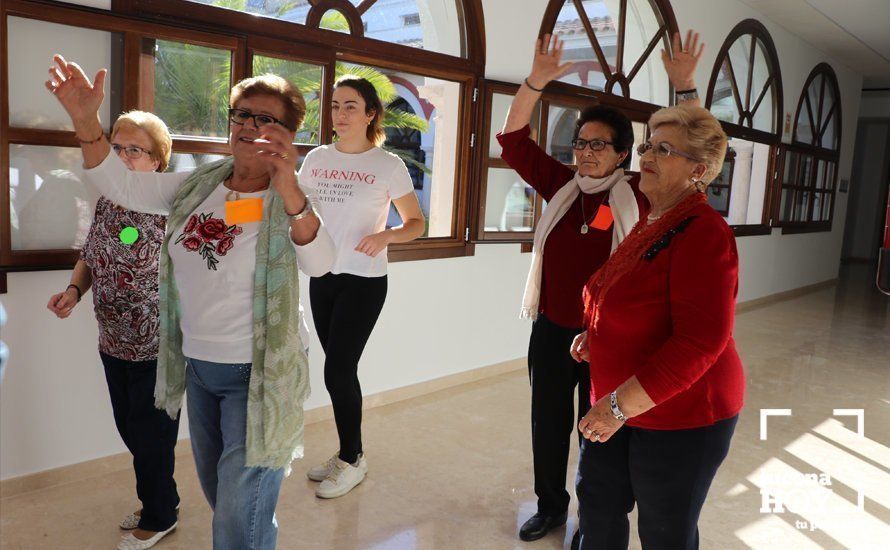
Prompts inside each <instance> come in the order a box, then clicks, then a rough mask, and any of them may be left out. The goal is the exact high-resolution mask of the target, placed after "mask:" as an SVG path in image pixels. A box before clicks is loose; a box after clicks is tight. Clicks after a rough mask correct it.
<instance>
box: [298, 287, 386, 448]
mask: <svg viewBox="0 0 890 550" xmlns="http://www.w3.org/2000/svg"><path fill="white" fill-rule="evenodd" d="M386 284H387V281H386V276H385V275H384V276H383V277H360V276H358V275H350V274H346V273H343V274H338V275H334V274H333V273H328V274H327V275H324V276H322V277H313V278H312V279H311V280H310V281H309V299H310V302H311V307H312V318H313V320H314V321H315V330H316V332H317V333H318V339H319V340H320V341H321V347H322V349H324V353H325V361H324V384H325V387H327V389H328V393H330V394H331V403H332V404H333V406H334V422H336V424H337V434H338V435H339V437H340V460H343V461H345V462H348V463H350V464H353V463H355V461H356V460H358V455H359V454H360V453H361V452H362V388H361V385H360V384H359V381H358V362H359V359H361V357H362V352H363V351H364V349H365V344H367V343H368V338H369V337H370V336H371V331H372V330H374V325H375V324H376V323H377V318H378V317H379V316H380V311H381V310H382V309H383V302H384V301H386Z"/></svg>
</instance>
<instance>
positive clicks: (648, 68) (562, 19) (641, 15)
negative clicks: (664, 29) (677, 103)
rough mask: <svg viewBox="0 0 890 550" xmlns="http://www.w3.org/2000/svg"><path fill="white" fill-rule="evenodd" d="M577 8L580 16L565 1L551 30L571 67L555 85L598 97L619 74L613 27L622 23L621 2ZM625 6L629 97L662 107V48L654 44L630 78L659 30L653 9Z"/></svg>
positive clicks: (595, 0)
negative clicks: (583, 89) (584, 90)
mask: <svg viewBox="0 0 890 550" xmlns="http://www.w3.org/2000/svg"><path fill="white" fill-rule="evenodd" d="M581 4H582V7H583V13H581V12H579V11H578V8H577V6H576V5H575V2H574V0H566V2H565V4H564V5H563V7H562V9H561V10H560V12H559V14H558V16H557V19H556V24H555V25H554V28H553V34H554V35H556V36H558V37H559V38H560V39H561V40H563V42H564V43H565V50H564V52H563V58H564V60H565V61H572V62H574V63H575V65H574V66H573V67H572V69H571V70H570V71H569V72H568V73H566V74H565V75H563V76H562V77H561V78H560V80H561V81H562V82H566V83H569V84H575V85H579V86H585V87H588V88H592V89H594V90H599V91H602V90H604V89H605V86H606V81H607V77H608V75H609V74H611V73H613V72H617V71H618V66H617V65H618V40H619V36H618V22H619V21H620V19H621V4H622V2H620V1H619V0H583V1H582V2H581ZM626 6H627V7H626V10H627V13H626V19H625V31H624V37H623V41H624V54H623V59H622V66H621V73H622V74H624V75H625V76H627V77H628V78H630V77H631V76H633V78H631V79H630V90H629V92H630V97H631V98H633V99H637V100H639V101H645V102H647V103H654V104H657V105H667V104H668V103H669V94H668V90H669V89H670V87H669V82H668V78H667V75H666V74H665V72H664V68H663V67H662V65H661V59H660V58H659V51H660V50H661V47H662V46H665V45H666V44H657V45H656V47H655V48H653V50H652V51H651V52H650V53H649V54H648V55H647V56H646V58H645V59H644V60H643V61H642V63H641V65H640V67H639V69H638V70H637V72H636V73H635V74H634V75H631V74H630V73H631V72H632V71H633V69H634V67H636V65H637V62H638V61H640V59H641V57H642V56H643V54H644V53H645V51H646V48H647V47H648V45H649V42H650V41H651V40H652V39H653V38H654V37H655V35H656V34H657V33H658V32H659V29H660V28H661V23H660V22H659V21H660V16H659V14H658V13H657V11H656V10H657V7H656V6H655V4H654V3H653V2H651V1H649V0H628V2H627V4H626ZM583 18H586V19H587V21H588V22H589V23H590V27H591V28H592V29H593V32H594V36H595V38H596V42H597V44H598V45H599V47H600V49H601V50H602V53H603V57H604V58H605V62H606V64H607V65H608V67H605V68H604V67H603V66H602V65H601V63H600V60H599V57H598V56H597V55H596V50H595V48H594V45H593V43H592V42H591V40H590V37H589V35H588V34H587V31H586V28H585V25H584V21H583ZM662 42H663V41H662ZM611 93H613V94H615V95H620V96H624V91H623V90H622V89H621V87H620V86H619V85H617V84H616V85H614V87H613V88H612V90H611Z"/></svg>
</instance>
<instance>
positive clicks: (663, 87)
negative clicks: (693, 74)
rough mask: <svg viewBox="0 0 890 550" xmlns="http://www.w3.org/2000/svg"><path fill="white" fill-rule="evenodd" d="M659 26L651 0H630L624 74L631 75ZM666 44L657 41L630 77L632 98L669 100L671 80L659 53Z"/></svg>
mask: <svg viewBox="0 0 890 550" xmlns="http://www.w3.org/2000/svg"><path fill="white" fill-rule="evenodd" d="M660 27H661V24H660V23H659V22H658V18H657V17H656V15H655V10H654V9H653V7H652V5H651V3H650V2H649V0H628V2H627V21H626V22H625V30H624V33H625V34H624V64H623V71H624V74H626V75H628V76H630V72H631V71H632V70H633V68H634V66H636V64H637V61H638V60H639V59H640V58H641V57H642V55H643V54H644V53H645V51H646V48H647V47H648V46H649V42H650V41H651V40H652V38H653V37H654V36H655V35H656V33H658V30H659V28H660ZM665 45H666V44H664V41H661V42H659V43H658V44H656V45H655V48H653V49H652V52H651V53H649V55H648V56H646V60H645V61H644V62H643V65H642V66H641V67H640V69H639V71H638V72H637V74H635V75H634V77H633V79H632V80H631V81H630V96H631V97H632V98H633V99H638V100H640V101H645V102H647V103H654V104H655V105H668V104H669V103H670V97H669V96H670V94H669V90H670V80H669V79H668V76H667V73H666V72H665V70H664V65H663V64H662V62H661V55H660V51H661V49H662V48H663V47H664V46H665Z"/></svg>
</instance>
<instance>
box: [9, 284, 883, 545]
mask: <svg viewBox="0 0 890 550" xmlns="http://www.w3.org/2000/svg"><path fill="white" fill-rule="evenodd" d="M872 288H873V286H872V284H871V282H870V280H869V278H868V275H867V273H865V271H864V269H863V268H856V269H853V270H851V271H849V272H847V273H846V274H845V276H844V277H843V278H842V281H841V284H840V285H839V286H838V287H836V288H829V289H825V290H821V291H818V292H815V293H812V294H808V295H806V296H803V297H800V298H796V299H793V300H788V301H785V302H781V303H777V304H774V305H770V306H767V307H763V308H760V309H757V310H753V311H748V312H745V313H741V314H740V315H739V316H738V320H737V326H736V338H737V340H738V342H739V348H740V349H741V351H742V355H743V358H744V360H745V365H746V369H747V375H748V398H747V406H746V409H745V411H744V412H743V414H742V419H741V421H740V423H739V425H738V429H737V431H736V435H735V438H734V442H733V448H732V451H731V453H730V456H729V458H728V459H727V461H726V463H725V464H724V466H723V468H722V469H721V470H720V473H719V474H718V476H717V479H716V480H715V482H714V485H713V487H712V489H711V493H710V499H709V502H708V503H707V505H706V507H705V510H704V512H703V515H702V518H701V522H700V529H701V537H702V545H701V546H702V548H706V549H712V548H713V549H729V548H763V549H767V548H768V549H795V550H796V549H804V548H820V547H821V548H879V547H880V548H887V547H888V546H887V544H888V540H890V528H888V523H890V470H888V466H890V448H888V446H890V298H887V297H884V296H881V295H880V294H877V293H876V292H875V291H873V290H872ZM528 407H529V406H528V381H527V378H526V376H525V374H524V373H523V372H514V373H510V374H506V375H503V376H499V377H496V378H492V379H488V380H485V381H482V382H477V383H473V384H469V385H465V386H461V387H457V388H453V389H450V390H446V391H443V392H439V393H436V394H434V395H431V396H427V397H423V398H418V399H414V400H411V401H406V402H402V403H399V404H395V405H389V406H385V407H380V408H377V409H374V410H371V411H368V412H367V413H366V415H365V421H364V426H365V430H364V433H365V442H366V444H365V445H366V452H367V456H368V458H369V462H370V473H369V476H368V478H367V480H366V481H365V482H364V483H363V484H362V485H361V486H359V488H357V489H356V490H355V491H353V492H352V493H351V494H349V495H347V496H346V497H343V498H340V499H336V500H333V501H323V500H319V499H316V498H315V496H314V493H313V488H314V484H312V483H311V482H309V481H307V480H306V479H305V476H304V475H303V473H304V471H305V470H306V469H307V468H308V467H309V466H310V465H312V464H315V463H317V462H320V461H322V460H324V459H326V458H327V457H328V456H329V455H330V453H331V452H333V450H334V449H335V446H336V439H335V435H334V428H333V423H332V422H330V421H328V422H321V423H317V424H313V425H310V426H308V427H307V429H306V447H307V456H306V457H305V459H304V460H302V461H300V462H298V463H296V464H295V468H294V475H292V476H291V477H290V478H289V479H287V480H285V483H284V487H283V490H282V494H281V499H280V501H279V505H278V517H279V522H280V524H281V533H280V537H279V548H283V549H303V548H306V549H313V548H319V549H326V548H335V549H351V548H374V549H389V548H393V549H403V548H404V549H411V548H435V549H449V550H450V549H473V550H476V549H485V548H535V549H540V550H543V549H547V548H562V547H563V546H564V545H567V544H568V540H569V539H570V537H571V533H572V530H573V529H574V520H572V519H570V522H569V525H568V526H567V528H565V529H559V530H557V531H555V532H553V533H551V534H550V535H548V536H547V537H546V538H545V539H542V540H540V541H537V542H534V543H522V542H520V541H518V539H517V538H516V532H517V530H518V527H519V525H520V524H521V523H522V522H523V521H524V520H525V519H526V518H527V517H528V516H529V515H531V513H532V512H533V511H534V508H535V504H534V502H535V500H534V493H533V492H532V488H531V487H532V477H531V457H530V442H529V429H528V414H529V412H528V411H529V409H528ZM766 408H771V409H791V412H792V415H791V416H790V417H787V416H784V417H783V416H777V417H772V418H770V420H769V422H768V433H767V439H766V440H765V441H763V440H761V439H760V411H761V409H766ZM835 409H863V410H864V421H865V423H864V435H865V437H864V438H860V437H859V436H858V435H857V433H856V431H857V427H858V421H857V418H856V417H854V416H834V415H833V413H834V410H835ZM570 460H571V463H572V464H574V463H575V461H576V455H575V453H574V452H573V455H572V457H571V459H570ZM800 474H817V475H818V474H823V475H822V477H821V481H822V483H823V485H821V486H820V485H819V484H818V483H814V482H811V481H805V479H806V478H803V477H802V476H801V475H800ZM176 477H177V481H178V482H179V484H180V488H181V494H182V510H181V513H180V517H181V519H180V524H179V528H178V530H177V531H176V532H175V533H174V534H172V535H170V536H169V537H168V538H167V539H165V541H164V542H163V543H161V544H160V545H158V546H157V548H161V549H168V550H172V549H198V548H210V531H209V524H210V512H209V509H208V508H207V506H206V504H205V503H204V500H203V497H202V495H201V491H200V489H199V487H198V483H197V479H196V477H195V472H194V465H193V463H192V462H191V459H190V457H184V458H183V459H181V460H180V461H179V463H178V465H177V476H176ZM813 477H817V476H813ZM568 482H569V484H571V480H568ZM826 482H828V483H830V485H825V483H826ZM133 483H134V482H133V477H132V474H131V472H130V471H120V472H118V473H115V474H113V475H108V476H104V477H103V478H101V479H84V480H82V481H79V482H76V483H70V484H67V485H64V486H61V487H56V488H52V489H47V490H42V491H37V492H32V493H28V494H24V495H19V496H15V497H11V498H6V499H3V500H2V501H0V518H2V522H0V528H2V531H0V546H2V547H3V548H4V549H5V548H9V549H19V548H21V549H28V550H32V549H44V548H46V549H50V548H51V549H57V548H59V549H61V548H65V549H67V548H76V549H80V548H97V549H111V548H114V546H115V544H116V541H117V539H118V537H119V536H120V533H119V531H118V529H117V528H116V524H117V522H118V521H119V520H120V519H121V518H122V517H123V516H124V515H125V514H126V513H127V512H129V511H131V510H132V509H134V508H136V507H137V502H136V501H135V498H134V496H133V490H132V487H133ZM770 483H773V484H776V483H778V484H780V485H781V484H784V487H785V488H784V489H782V488H781V487H778V488H776V489H775V491H776V492H777V493H781V494H782V495H784V500H785V502H786V503H787V505H788V509H789V510H786V511H785V512H784V513H762V512H761V505H762V495H761V491H760V488H761V487H762V486H765V485H767V484H770ZM860 494H861V495H862V496H861V498H862V509H860V508H859V507H858V505H859V499H860V496H859V495H860ZM790 510H794V512H792V511H790ZM795 512H797V513H795ZM572 513H574V503H573V507H572ZM814 520H815V522H816V528H815V529H814V530H810V527H811V525H810V524H811V523H812V522H813V521H814ZM801 522H806V527H804V526H803V523H801ZM634 538H635V535H634ZM631 547H632V548H639V543H638V542H636V541H634V542H632V544H631Z"/></svg>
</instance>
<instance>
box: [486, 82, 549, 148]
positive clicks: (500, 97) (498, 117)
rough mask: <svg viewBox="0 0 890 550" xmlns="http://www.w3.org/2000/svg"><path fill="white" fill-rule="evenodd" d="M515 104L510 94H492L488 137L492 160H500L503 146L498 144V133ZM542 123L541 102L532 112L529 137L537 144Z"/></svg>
mask: <svg viewBox="0 0 890 550" xmlns="http://www.w3.org/2000/svg"><path fill="white" fill-rule="evenodd" d="M512 102H513V96H512V95H510V94H497V93H495V94H492V97H491V120H490V121H489V122H490V124H491V129H490V131H489V136H488V156H489V157H491V158H500V156H501V144H500V143H498V137H497V135H498V132H500V131H501V130H502V129H503V127H504V121H506V120H507V112H508V111H509V110H510V104H511V103H512ZM540 121H541V102H540V101H539V102H538V103H536V104H535V110H534V111H533V112H532V117H531V122H530V123H529V126H530V128H531V133H530V134H529V137H531V139H532V140H533V141H535V142H537V141H538V127H539V126H540Z"/></svg>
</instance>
